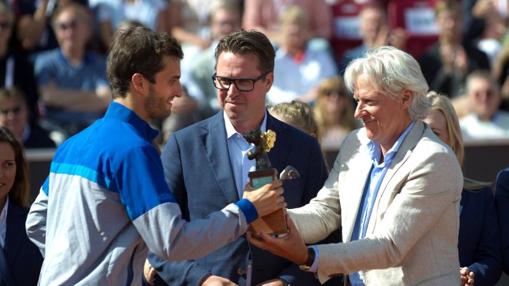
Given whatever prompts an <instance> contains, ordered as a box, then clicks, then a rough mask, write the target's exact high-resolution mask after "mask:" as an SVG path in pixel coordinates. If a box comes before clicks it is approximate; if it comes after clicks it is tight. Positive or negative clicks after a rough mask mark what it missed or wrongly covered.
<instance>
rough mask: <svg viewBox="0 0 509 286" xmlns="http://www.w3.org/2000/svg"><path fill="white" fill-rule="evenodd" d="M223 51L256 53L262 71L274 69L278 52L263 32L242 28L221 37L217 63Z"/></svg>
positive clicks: (217, 51) (244, 53) (243, 53)
mask: <svg viewBox="0 0 509 286" xmlns="http://www.w3.org/2000/svg"><path fill="white" fill-rule="evenodd" d="M223 52H231V53H234V54H241V55H247V54H254V55H255V56H256V57H257V58H258V62H259V63H258V64H259V67H258V68H259V69H260V71H261V72H262V73H267V72H272V71H274V57H275V55H276V52H275V51H274V47H273V46H272V44H271V43H270V40H269V39H268V38H267V36H265V35H264V34H263V33H261V32H258V31H255V30H250V31H245V30H241V31H238V32H234V33H231V34H230V35H228V36H226V37H224V38H223V39H221V40H220V41H219V44H218V45H217V47H216V54H215V57H216V65H217V60H218V58H219V55H221V53H223Z"/></svg>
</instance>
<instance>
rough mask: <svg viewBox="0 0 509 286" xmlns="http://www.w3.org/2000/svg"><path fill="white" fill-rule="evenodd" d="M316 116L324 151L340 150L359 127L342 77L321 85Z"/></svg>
mask: <svg viewBox="0 0 509 286" xmlns="http://www.w3.org/2000/svg"><path fill="white" fill-rule="evenodd" d="M314 115H315V119H316V122H317V124H318V134H319V137H318V138H319V141H320V145H321V147H322V150H323V151H337V150H339V147H340V146H341V143H342V142H343V140H344V139H345V137H346V135H348V133H350V131H352V130H353V129H355V128H357V127H359V124H358V122H357V121H356V120H355V118H354V117H353V105H352V101H351V99H350V98H349V97H348V95H347V90H346V87H345V83H344V81H343V78H342V77H340V76H336V77H333V78H330V79H326V80H324V81H322V82H321V83H320V85H319V86H318V97H317V99H316V104H315V107H314Z"/></svg>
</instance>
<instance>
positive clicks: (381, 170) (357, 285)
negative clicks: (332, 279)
mask: <svg viewBox="0 0 509 286" xmlns="http://www.w3.org/2000/svg"><path fill="white" fill-rule="evenodd" d="M414 124H415V122H412V123H410V124H409V125H408V127H407V128H406V129H405V131H403V133H402V134H401V135H400V136H399V138H398V140H396V143H394V145H393V146H392V148H391V149H390V150H389V151H388V152H387V154H385V157H384V161H383V162H382V163H379V162H380V159H381V156H382V150H381V147H380V144H378V143H376V142H375V141H369V143H368V146H367V147H368V150H369V154H370V156H371V160H372V162H373V166H372V167H371V172H370V174H369V178H368V180H367V182H366V185H365V187H364V192H363V194H362V199H361V205H360V206H359V213H358V215H357V219H356V221H355V225H354V228H353V232H352V238H351V241H354V240H358V239H362V238H364V237H366V231H367V228H368V224H369V219H370V217H371V212H372V211H373V205H374V204H375V201H376V197H377V196H378V191H379V190H380V185H381V184H382V181H383V179H384V177H385V174H386V173H387V170H388V169H389V167H391V165H392V161H393V159H394V157H396V154H397V153H398V151H399V147H400V146H401V144H402V143H403V141H404V140H405V138H406V136H407V135H408V133H410V131H411V130H412V128H413V126H414ZM348 276H349V278H350V285H352V286H364V283H363V282H362V279H361V277H360V275H359V272H354V273H350V274H349V275H348Z"/></svg>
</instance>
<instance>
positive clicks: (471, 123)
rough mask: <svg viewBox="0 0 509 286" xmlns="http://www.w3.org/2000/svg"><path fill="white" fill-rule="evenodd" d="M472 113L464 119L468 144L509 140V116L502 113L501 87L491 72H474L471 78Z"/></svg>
mask: <svg viewBox="0 0 509 286" xmlns="http://www.w3.org/2000/svg"><path fill="white" fill-rule="evenodd" d="M466 97H467V98H466V100H468V101H467V103H468V106H467V108H468V110H469V113H468V114H467V115H465V116H464V117H462V118H460V127H461V133H462V134H463V138H464V139H465V141H468V140H472V139H478V140H479V139H481V140H482V139H509V112H507V111H502V110H499V106H500V101H501V97H500V87H499V85H498V83H497V82H496V80H495V79H494V78H493V76H492V75H491V74H490V73H489V72H488V71H474V72H472V73H471V74H470V75H469V76H468V78H467V84H466Z"/></svg>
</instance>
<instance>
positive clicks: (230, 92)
mask: <svg viewBox="0 0 509 286" xmlns="http://www.w3.org/2000/svg"><path fill="white" fill-rule="evenodd" d="M226 92H227V94H228V97H235V96H237V95H238V94H239V90H238V89H237V86H236V85H235V84H234V83H233V82H232V84H230V86H229V87H228V89H227V90H226Z"/></svg>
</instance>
